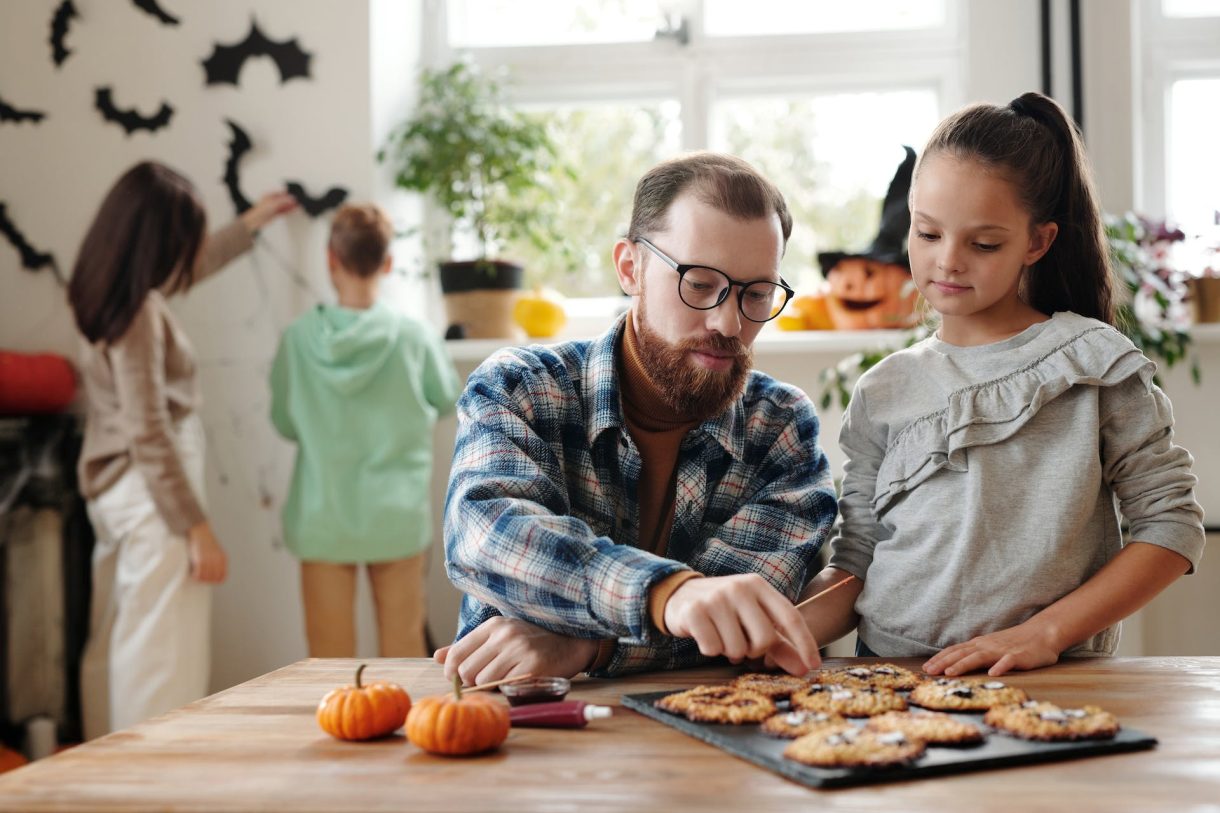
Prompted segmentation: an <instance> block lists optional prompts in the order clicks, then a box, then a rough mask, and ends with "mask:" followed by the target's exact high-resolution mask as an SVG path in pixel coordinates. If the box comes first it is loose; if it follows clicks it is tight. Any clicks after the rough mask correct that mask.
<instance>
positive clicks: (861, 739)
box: [784, 723, 925, 768]
mask: <svg viewBox="0 0 1220 813" xmlns="http://www.w3.org/2000/svg"><path fill="white" fill-rule="evenodd" d="M924 750H925V746H924V743H923V741H922V740H917V739H912V738H910V737H908V736H907V735H906V734H903V733H902V732H901V731H884V732H878V731H867V730H865V729H862V728H857V727H856V726H854V725H852V724H851V723H847V724H846V725H842V726H832V727H830V728H823V729H821V730H820V731H814V732H813V733H812V734H806V735H805V736H803V737H800V738H798V739H795V740H793V741H792V742H790V743H789V744H788V746H787V747H786V748H785V749H784V756H785V757H787V758H788V759H791V760H794V761H796V762H800V763H803V764H805V765H813V766H815V767H819V768H859V767H870V768H884V767H889V766H893V765H905V764H907V763H908V762H911V761H913V760H916V759H918V758H919V757H920V756H922V755H923V752H924Z"/></svg>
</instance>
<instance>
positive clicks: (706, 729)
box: [622, 689, 1157, 788]
mask: <svg viewBox="0 0 1220 813" xmlns="http://www.w3.org/2000/svg"><path fill="white" fill-rule="evenodd" d="M676 691H680V690H679V689H670V690H668V691H663V692H648V693H645V694H626V695H623V697H622V703H623V705H624V706H626V707H627V708H629V709H632V710H634V711H638V712H639V713H640V714H643V715H644V716H645V717H651V718H652V719H654V720H656V721H657V722H659V723H664V724H665V725H667V726H670V727H671V728H676V729H678V730H679V731H681V732H682V733H684V734H688V735H690V736H692V737H694V738H695V739H698V740H703V741H704V742H706V743H708V744H709V745H714V746H715V747H717V748H720V749H721V750H724V751H728V752H729V753H730V754H733V755H734V756H737V757H740V758H742V759H744V760H746V761H748V762H753V763H754V764H755V765H758V766H760V767H763V768H766V769H767V770H770V771H774V772H775V773H778V774H780V775H781V776H785V777H787V778H788V779H791V780H792V781H794V782H799V783H801V784H802V785H807V786H809V787H812V788H837V787H847V786H850V785H865V784H872V783H875V782H894V781H903V780H907V779H921V778H923V777H928V776H944V775H945V774H952V773H963V772H966V771H979V770H987V769H991V768H1006V767H1009V766H1012V765H1031V764H1034V763H1038V762H1053V761H1056V760H1062V759H1077V758H1079V757H1091V756H1101V755H1104V754H1114V753H1122V752H1125V751H1143V750H1147V749H1149V748H1154V747H1156V744H1157V741H1156V738H1155V737H1151V736H1149V735H1147V734H1145V733H1143V732H1141V731H1136V730H1135V729H1131V728H1126V727H1124V728H1122V729H1120V730H1119V732H1118V734H1117V735H1116V736H1115V737H1114V738H1113V739H1108V740H1077V741H1075V742H1036V741H1033V740H1022V739H1018V738H1016V737H1010V736H1008V735H1007V734H1002V733H999V732H997V731H993V730H991V729H990V728H989V727H988V726H985V725H983V714H982V712H977V713H973V714H966V713H961V712H956V713H955V712H948V714H950V716H952V717H957V718H960V719H963V720H966V721H968V722H970V723H973V724H974V725H977V726H978V727H980V728H982V729H983V730H984V731H986V732H987V738H986V740H985V741H984V742H983V743H982V744H980V745H972V746H960V747H958V746H954V747H945V746H936V745H929V746H928V750H927V752H925V754H924V755H923V756H922V757H920V758H919V759H917V760H916V761H914V762H912V763H910V764H909V765H903V766H899V767H894V768H815V767H812V766H809V765H802V764H801V763H799V762H793V761H792V760H790V759H785V758H784V756H783V751H784V747H785V746H786V745H787V744H788V743H789V742H791V740H781V739H775V738H773V737H768V736H766V735H765V734H763V733H762V732H761V730H760V728H759V726H757V725H740V726H739V725H729V724H721V723H696V722H692V721H690V720H687V719H686V718H685V717H682V716H680V715H677V714H671V713H670V712H667V711H662V710H661V709H658V708H656V707H655V706H653V703H654V702H655V701H656V700H658V699H660V698H662V697H665V696H666V695H668V694H673V693H674V692H676ZM901 694H904V695H905V694H906V693H905V692H902V693H901ZM779 707H780V709H781V711H782V710H784V709H786V708H787V704H786V703H780V704H779ZM855 722H856V723H857V724H858V725H864V722H865V720H863V719H861V720H856V721H855ZM1120 722H1121V720H1120Z"/></svg>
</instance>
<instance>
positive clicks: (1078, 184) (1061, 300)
mask: <svg viewBox="0 0 1220 813" xmlns="http://www.w3.org/2000/svg"><path fill="white" fill-rule="evenodd" d="M938 152H939V153H945V154H947V155H950V156H953V157H955V158H962V159H973V160H975V161H979V162H981V163H983V164H984V165H986V166H987V167H990V168H995V169H998V170H999V171H1000V172H1002V173H1003V175H1004V177H1005V178H1007V179H1008V180H1009V181H1010V182H1011V183H1012V184H1013V185H1014V186H1015V187H1016V190H1017V194H1018V195H1019V196H1020V198H1021V202H1022V204H1023V205H1024V207H1025V209H1026V210H1027V211H1028V212H1029V214H1030V217H1031V219H1032V222H1033V223H1034V224H1041V223H1050V222H1054V223H1056V224H1058V226H1059V234H1058V235H1057V236H1056V238H1055V241H1054V242H1053V243H1052V244H1051V248H1050V250H1049V251H1047V252H1046V254H1045V255H1043V256H1042V259H1040V260H1038V262H1036V263H1034V264H1033V265H1032V266H1030V267H1029V268H1028V269H1026V272H1025V276H1024V280H1023V282H1022V288H1021V293H1022V296H1023V298H1024V299H1025V301H1026V302H1028V303H1029V304H1030V305H1031V306H1033V307H1034V308H1036V309H1038V310H1039V311H1041V312H1042V313H1045V314H1047V315H1048V316H1049V315H1051V314H1053V313H1055V312H1056V311H1073V312H1075V313H1078V314H1080V315H1082V316H1089V317H1092V318H1094V319H1100V320H1101V321H1103V322H1106V323H1108V324H1111V325H1112V324H1114V281H1113V280H1114V275H1113V271H1112V269H1111V266H1110V252H1109V246H1108V243H1107V242H1106V238H1105V232H1104V231H1103V228H1102V221H1101V208H1100V207H1099V206H1098V203H1097V193H1096V191H1095V190H1094V186H1093V173H1092V170H1091V169H1090V167H1089V161H1088V157H1087V156H1086V155H1085V151H1084V142H1083V140H1082V139H1081V137H1080V133H1079V131H1078V130H1077V129H1076V126H1075V124H1074V123H1073V122H1072V120H1071V118H1069V116H1068V114H1067V113H1066V112H1065V111H1064V109H1063V108H1062V107H1060V106H1059V105H1058V103H1056V102H1055V101H1054V100H1053V99H1050V98H1048V97H1046V96H1043V95H1042V94H1041V93H1026V94H1023V95H1022V96H1019V97H1018V98H1016V99H1013V100H1012V102H1010V103H1009V104H1008V105H1006V106H1004V107H1000V106H997V105H991V104H974V105H970V106H968V107H965V108H962V109H961V110H959V111H957V112H956V113H954V114H952V115H951V116H949V117H948V118H947V119H945V120H944V121H942V122H941V123H940V125H939V126H938V127H937V128H936V131H935V132H934V133H933V134H932V138H931V139H930V140H929V141H928V146H927V147H926V148H925V149H924V152H923V155H922V156H921V157H920V165H922V164H923V162H924V160H926V159H927V157H928V156H929V155H933V154H935V153H938ZM915 175H916V178H918V177H919V167H916V170H915Z"/></svg>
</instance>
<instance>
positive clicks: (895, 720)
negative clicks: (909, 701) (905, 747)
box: [864, 711, 984, 745]
mask: <svg viewBox="0 0 1220 813" xmlns="http://www.w3.org/2000/svg"><path fill="white" fill-rule="evenodd" d="M864 728H865V729H867V730H868V731H901V732H902V733H903V734H906V735H907V736H908V737H910V738H912V739H917V740H923V741H924V742H926V743H927V744H928V745H971V744H973V743H978V742H982V741H983V737H984V735H983V731H982V730H981V729H980V728H979V727H978V726H976V725H973V724H971V723H967V722H965V721H964V720H958V719H957V718H955V717H950V716H949V715H948V714H944V713H943V712H939V711H887V712H886V713H885V714H879V715H877V716H876V717H871V718H869V721H868V722H867V723H866V724H865V726H864Z"/></svg>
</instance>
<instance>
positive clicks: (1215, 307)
mask: <svg viewBox="0 0 1220 813" xmlns="http://www.w3.org/2000/svg"><path fill="white" fill-rule="evenodd" d="M1187 287H1188V288H1189V289H1190V301H1191V304H1192V305H1193V307H1194V313H1195V322H1198V323H1202V322H1220V277H1196V278H1194V279H1191V280H1190V281H1189V282H1187Z"/></svg>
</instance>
